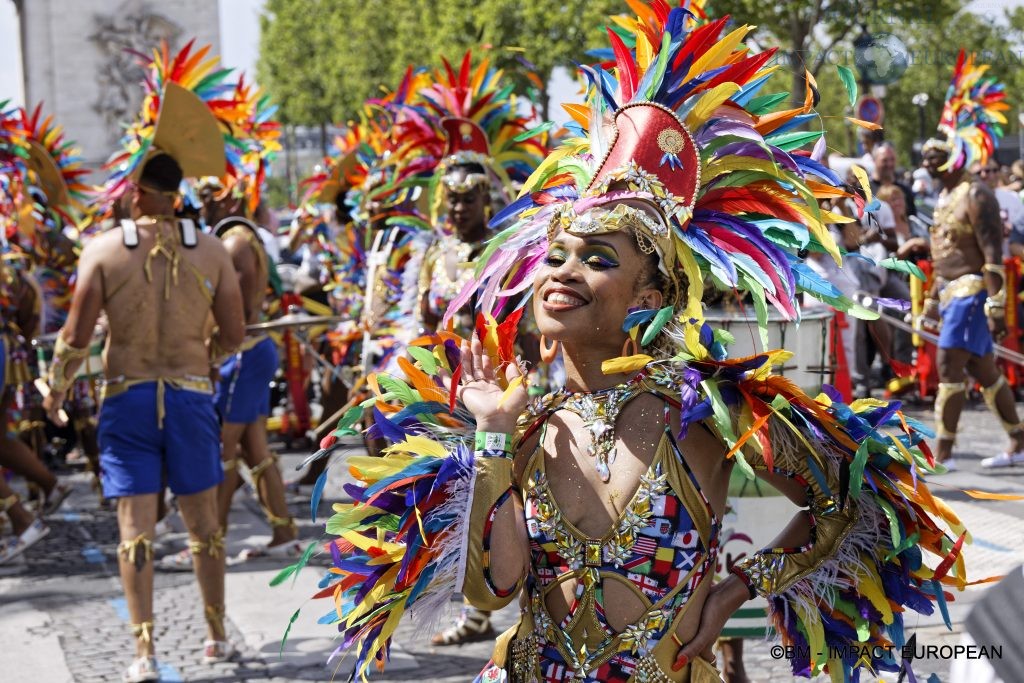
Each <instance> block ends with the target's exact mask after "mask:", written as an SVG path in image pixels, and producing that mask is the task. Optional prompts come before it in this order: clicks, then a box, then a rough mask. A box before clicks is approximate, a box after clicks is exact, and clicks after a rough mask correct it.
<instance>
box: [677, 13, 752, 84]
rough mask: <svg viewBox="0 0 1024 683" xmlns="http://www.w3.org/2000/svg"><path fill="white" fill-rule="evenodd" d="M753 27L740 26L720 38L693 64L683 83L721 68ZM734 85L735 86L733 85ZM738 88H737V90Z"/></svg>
mask: <svg viewBox="0 0 1024 683" xmlns="http://www.w3.org/2000/svg"><path fill="white" fill-rule="evenodd" d="M753 28H754V27H753V26H740V27H739V28H738V29H736V30H735V31H733V32H732V33H730V34H729V35H727V36H726V37H725V38H722V39H721V40H720V41H718V43H717V44H715V45H714V46H713V47H712V48H711V49H710V50H708V51H707V52H705V53H704V56H703V57H701V58H700V59H698V60H697V61H696V62H694V63H693V66H691V67H690V70H689V71H688V72H687V74H686V78H684V79H683V82H684V83H685V82H686V81H689V80H690V79H691V78H693V77H694V76H696V75H698V74H702V73H704V72H705V71H710V70H712V69H714V68H716V67H719V66H722V64H724V63H725V62H726V61H727V60H728V58H729V55H730V54H731V53H732V51H733V50H734V49H736V46H737V45H739V44H740V43H742V42H743V39H744V38H746V37H747V34H748V33H750V31H751V29H753ZM733 85H735V84H733ZM738 87H739V86H737V88H738Z"/></svg>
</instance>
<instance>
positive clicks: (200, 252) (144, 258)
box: [68, 217, 243, 379]
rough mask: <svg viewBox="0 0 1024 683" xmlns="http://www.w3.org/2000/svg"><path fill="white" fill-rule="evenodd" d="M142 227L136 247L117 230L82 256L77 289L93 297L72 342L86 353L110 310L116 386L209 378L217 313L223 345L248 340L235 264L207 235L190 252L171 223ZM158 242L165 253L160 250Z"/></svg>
mask: <svg viewBox="0 0 1024 683" xmlns="http://www.w3.org/2000/svg"><path fill="white" fill-rule="evenodd" d="M136 225H137V226H138V234H139V246H138V247H136V248H134V249H129V248H127V247H125V245H124V243H123V231H122V229H121V228H115V229H114V230H111V231H109V232H107V233H105V234H103V235H100V236H98V237H96V238H95V239H94V240H93V241H92V242H90V243H89V244H88V246H87V247H86V248H85V250H84V251H83V252H82V257H81V260H80V262H79V268H78V283H77V287H78V288H81V289H83V290H85V291H84V296H83V297H82V299H81V301H80V304H79V306H78V307H77V308H78V309H79V310H78V311H76V310H75V308H76V307H74V306H73V307H72V314H71V316H69V319H68V327H70V328H71V330H72V337H73V339H72V340H70V343H71V344H72V346H81V345H82V342H83V341H87V337H88V335H89V334H91V327H92V324H93V323H92V322H89V319H90V318H91V319H92V320H93V321H94V320H95V317H94V316H93V315H91V312H92V310H94V309H95V310H96V312H97V313H98V310H99V309H102V310H104V311H106V313H107V319H108V323H109V325H108V328H109V329H108V333H107V342H106V348H105V351H104V368H105V374H106V376H107V378H108V379H113V378H115V377H124V378H128V379H156V378H158V377H165V378H173V377H182V376H185V375H193V376H199V377H205V376H206V375H207V374H208V372H209V363H210V358H209V352H208V350H207V346H206V334H205V332H206V330H207V322H208V320H209V317H210V314H211V313H212V314H213V317H214V319H215V321H216V323H217V325H218V326H219V329H220V333H219V339H220V342H221V344H222V345H223V346H226V347H229V348H230V347H234V346H236V345H237V344H238V343H239V342H240V341H241V338H242V334H243V326H242V316H241V308H242V301H241V294H240V292H239V289H238V283H237V280H236V278H235V273H234V268H233V266H232V264H231V259H230V257H229V256H228V253H227V251H226V250H225V249H224V247H223V245H222V244H221V243H220V241H219V240H217V239H215V238H213V237H209V236H207V235H202V234H200V235H198V243H197V244H196V246H195V247H194V248H191V249H190V248H186V247H184V246H183V245H182V244H181V239H180V236H179V229H178V226H177V224H176V223H175V222H174V221H172V220H170V219H165V218H162V219H152V218H149V217H141V218H139V219H138V220H137V221H136ZM158 243H159V244H162V245H163V248H162V249H157V250H155V249H154V248H155V247H157V246H158ZM175 254H176V255H177V267H176V268H175V267H174V266H173V259H174V257H175ZM147 268H148V271H149V274H148V276H147ZM175 271H176V274H175ZM86 324H88V331H87V330H86V329H84V328H85V327H86ZM83 336H84V337H86V339H85V340H83Z"/></svg>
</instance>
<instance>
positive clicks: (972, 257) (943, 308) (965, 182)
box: [922, 141, 1024, 470]
mask: <svg viewBox="0 0 1024 683" xmlns="http://www.w3.org/2000/svg"><path fill="white" fill-rule="evenodd" d="M948 159H949V147H948V146H946V144H945V143H943V142H941V141H929V143H928V144H927V145H925V148H924V158H923V162H922V165H923V166H924V168H925V169H927V170H928V173H929V174H931V176H932V177H933V178H936V179H938V180H940V181H941V182H942V186H943V189H942V193H941V195H940V196H939V200H938V203H937V204H936V207H935V214H934V219H935V222H934V225H933V226H932V230H931V239H932V264H933V267H934V272H935V282H934V284H933V286H932V291H931V295H930V298H929V299H927V300H926V301H925V312H926V314H927V315H929V316H931V317H932V318H934V317H935V315H936V313H937V314H938V316H939V317H940V318H941V321H942V328H941V332H940V334H939V345H938V346H939V351H938V367H939V390H938V394H937V395H936V397H935V422H936V432H937V435H938V449H937V452H936V457H937V459H938V460H939V462H941V463H942V464H943V465H945V466H946V468H947V469H949V470H952V469H956V462H955V460H954V459H953V455H952V451H953V443H954V441H955V439H956V429H957V422H958V421H959V419H960V412H961V410H963V405H964V399H965V396H966V393H967V389H968V387H969V384H968V383H967V381H966V375H967V374H969V375H970V376H971V377H973V378H974V379H975V380H976V381H977V382H978V383H979V384H981V387H982V389H981V393H982V395H983V396H984V398H985V402H986V403H987V404H988V407H989V409H990V410H991V411H992V412H993V413H995V415H996V416H997V417H998V418H999V420H1000V422H1002V424H1003V427H1004V429H1006V432H1007V434H1009V436H1010V441H1011V449H1012V450H1011V451H1009V452H1006V453H1002V454H1000V455H996V456H993V457H990V458H985V459H984V460H982V462H981V464H982V466H983V467H1006V466H1009V465H1016V464H1024V424H1021V422H1020V420H1019V418H1018V417H1017V409H1016V405H1015V403H1014V397H1013V392H1012V391H1011V390H1010V387H1009V386H1008V385H1007V383H1006V378H1005V377H1003V375H1002V373H1001V372H1000V371H999V368H998V367H997V366H996V363H995V356H994V354H993V344H992V340H993V338H994V339H995V340H996V341H998V340H1000V339H1002V338H1003V337H1004V336H1006V321H1005V312H1006V290H1005V277H1004V276H1005V271H1004V268H1003V247H1002V245H1003V228H1002V221H1001V220H1000V217H999V203H998V202H997V201H996V198H995V196H994V195H993V194H992V190H991V189H989V187H988V186H987V185H985V184H984V183H982V182H978V181H974V182H972V181H971V179H970V177H969V176H968V174H967V173H966V172H965V170H964V169H963V168H958V169H955V170H950V169H947V170H941V169H942V167H943V165H944V164H946V162H947V160H948Z"/></svg>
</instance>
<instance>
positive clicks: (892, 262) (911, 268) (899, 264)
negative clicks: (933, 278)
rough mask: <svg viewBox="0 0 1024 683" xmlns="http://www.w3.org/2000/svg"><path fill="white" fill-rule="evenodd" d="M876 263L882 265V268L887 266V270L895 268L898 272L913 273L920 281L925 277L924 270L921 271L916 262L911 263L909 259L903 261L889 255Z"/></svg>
mask: <svg viewBox="0 0 1024 683" xmlns="http://www.w3.org/2000/svg"><path fill="white" fill-rule="evenodd" d="M878 265H880V266H882V267H883V268H888V269H889V270H895V271H899V272H900V273H906V274H907V275H913V276H914V277H916V278H917V279H918V280H920V281H921V282H924V281H925V280H926V279H927V278H925V276H924V271H922V270H921V269H920V268H919V267H918V266H917V264H916V263H911V262H910V261H904V260H903V259H898V258H893V257H890V258H887V259H883V260H881V261H879V262H878Z"/></svg>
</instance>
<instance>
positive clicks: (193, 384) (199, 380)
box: [100, 375, 213, 429]
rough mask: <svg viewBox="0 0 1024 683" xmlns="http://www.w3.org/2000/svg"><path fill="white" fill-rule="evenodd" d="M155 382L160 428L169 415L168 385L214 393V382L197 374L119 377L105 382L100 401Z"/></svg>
mask: <svg viewBox="0 0 1024 683" xmlns="http://www.w3.org/2000/svg"><path fill="white" fill-rule="evenodd" d="M153 382H155V383H156V422H157V427H158V428H159V429H163V428H164V417H165V416H166V415H167V410H166V408H165V404H164V397H165V396H166V394H167V386H168V385H170V387H171V388H172V389H179V390H181V391H194V392H196V393H199V394H210V395H212V394H213V382H211V381H210V378H209V377H196V376H195V375H186V376H184V377H154V378H150V379H125V378H124V377H117V378H114V379H112V380H109V381H107V382H104V384H103V388H102V389H101V390H100V401H105V400H107V399H108V398H113V397H115V396H117V395H119V394H123V393H124V392H126V391H128V390H129V389H131V388H132V387H137V386H139V385H141V384H150V383H153Z"/></svg>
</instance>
